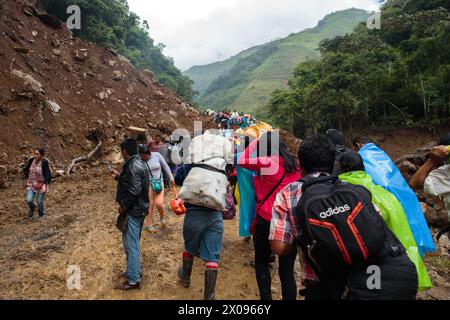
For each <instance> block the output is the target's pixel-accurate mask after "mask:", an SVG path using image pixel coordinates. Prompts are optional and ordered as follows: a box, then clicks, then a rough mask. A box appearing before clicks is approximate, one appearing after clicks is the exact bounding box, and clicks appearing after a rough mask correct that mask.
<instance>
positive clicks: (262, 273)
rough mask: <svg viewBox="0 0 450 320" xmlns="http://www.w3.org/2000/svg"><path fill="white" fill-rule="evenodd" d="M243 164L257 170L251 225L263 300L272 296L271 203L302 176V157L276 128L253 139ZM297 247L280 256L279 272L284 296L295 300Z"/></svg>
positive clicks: (241, 161)
mask: <svg viewBox="0 0 450 320" xmlns="http://www.w3.org/2000/svg"><path fill="white" fill-rule="evenodd" d="M238 165H239V166H241V167H242V168H245V169H248V170H252V171H254V173H255V176H254V178H253V186H254V189H255V193H256V214H255V220H254V222H253V226H252V231H253V232H252V234H253V244H254V248H255V271H256V280H257V282H258V288H259V292H260V298H261V300H272V290H271V283H272V280H271V275H270V269H269V263H270V260H271V255H272V251H271V248H270V243H269V230H270V221H271V219H272V207H273V204H274V202H275V199H276V197H277V194H278V192H279V191H280V190H282V189H283V188H284V187H286V186H287V185H288V184H290V183H292V182H294V181H297V180H299V179H300V178H301V174H300V164H299V161H298V160H297V159H296V158H295V157H294V156H293V155H292V154H291V153H290V152H289V150H288V148H287V146H286V144H285V143H284V142H283V141H282V140H281V139H280V136H279V135H278V134H277V133H275V132H267V133H265V134H263V135H262V136H261V137H260V138H259V139H257V140H254V141H253V142H252V143H250V145H249V146H248V147H247V149H245V151H244V153H243V154H242V155H241V157H240V158H239V160H238ZM296 257H297V250H295V249H293V250H292V252H291V253H290V254H289V255H287V256H283V257H279V259H278V262H279V275H280V280H281V288H282V296H283V300H296V298H297V285H296V283H295V278H294V264H295V259H296Z"/></svg>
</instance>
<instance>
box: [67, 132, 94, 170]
mask: <svg viewBox="0 0 450 320" xmlns="http://www.w3.org/2000/svg"><path fill="white" fill-rule="evenodd" d="M102 145H103V140H101V139H99V142H98V144H97V146H96V147H95V148H94V149H93V150H92V151H91V152H89V154H88V155H87V156H81V157H78V158H75V159H73V160H72V161H71V162H70V164H69V166H68V167H67V170H66V175H67V176H69V175H70V173H71V172H72V170H73V168H74V167H75V166H76V165H77V164H78V163H80V162H82V161H87V160H89V159H91V158H92V157H93V156H94V155H95V154H96V153H97V152H98V151H99V150H100V148H101V147H102Z"/></svg>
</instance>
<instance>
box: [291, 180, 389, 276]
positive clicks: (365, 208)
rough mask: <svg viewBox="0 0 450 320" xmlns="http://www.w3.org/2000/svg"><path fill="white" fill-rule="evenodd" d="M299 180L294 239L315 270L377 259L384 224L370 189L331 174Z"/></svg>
mask: <svg viewBox="0 0 450 320" xmlns="http://www.w3.org/2000/svg"><path fill="white" fill-rule="evenodd" d="M300 182H303V193H302V198H301V200H300V203H299V205H298V206H297V209H296V212H295V214H296V215H298V219H297V221H298V223H299V225H297V226H296V228H297V230H298V232H297V234H298V237H297V241H298V243H299V245H300V247H301V249H302V250H303V252H304V253H305V255H306V256H307V259H308V260H309V262H310V263H311V264H312V266H313V267H314V268H315V269H316V270H317V272H318V273H324V272H326V273H328V272H331V273H338V272H345V271H348V270H351V269H353V268H358V267H360V266H363V265H366V264H368V263H369V262H370V261H371V260H373V259H374V258H376V256H377V255H378V253H379V252H380V250H381V249H382V248H383V245H384V243H385V224H384V221H383V218H382V217H381V215H380V214H379V213H378V212H377V210H376V209H375V207H374V205H373V203H372V195H371V194H370V192H369V191H368V190H367V189H365V188H364V187H362V186H356V185H351V184H347V183H345V182H342V181H340V180H339V179H338V178H337V177H334V176H322V177H318V178H312V177H307V178H305V179H302V180H300Z"/></svg>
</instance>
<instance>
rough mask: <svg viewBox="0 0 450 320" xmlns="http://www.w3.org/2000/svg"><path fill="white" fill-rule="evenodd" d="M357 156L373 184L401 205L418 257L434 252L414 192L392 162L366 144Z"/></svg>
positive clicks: (379, 151)
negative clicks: (417, 250) (390, 194)
mask: <svg viewBox="0 0 450 320" xmlns="http://www.w3.org/2000/svg"><path fill="white" fill-rule="evenodd" d="M359 154H360V155H361V157H362V158H363V160H364V166H365V168H366V172H367V174H368V175H369V176H371V177H372V179H373V182H374V183H375V184H377V185H379V186H381V187H383V188H384V189H386V190H388V191H389V192H391V193H392V194H393V195H394V196H395V197H396V198H397V199H398V200H399V201H400V203H401V205H402V207H403V210H404V212H405V213H406V217H407V220H408V224H409V226H410V228H411V231H412V234H413V236H414V240H415V241H416V243H417V246H418V249H419V253H420V256H421V257H423V254H424V253H425V252H435V251H436V246H435V244H434V241H433V238H432V237H431V233H430V230H429V228H428V224H427V222H426V220H425V216H424V214H423V212H422V208H421V207H420V204H419V200H418V199H417V196H416V194H415V193H414V191H413V190H412V189H411V188H410V187H409V185H408V183H407V182H406V181H405V179H404V178H403V176H402V174H401V173H400V171H399V170H398V168H397V166H396V165H395V164H394V162H393V161H392V160H391V158H389V156H388V155H387V154H386V153H385V152H384V151H383V150H381V149H380V148H378V147H377V146H376V145H375V144H373V143H369V144H366V145H365V146H364V147H363V148H362V149H361V150H360V151H359Z"/></svg>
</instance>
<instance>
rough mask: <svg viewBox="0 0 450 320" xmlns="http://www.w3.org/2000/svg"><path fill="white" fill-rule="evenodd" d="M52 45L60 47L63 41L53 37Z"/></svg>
mask: <svg viewBox="0 0 450 320" xmlns="http://www.w3.org/2000/svg"><path fill="white" fill-rule="evenodd" d="M52 46H53V47H55V48H59V47H60V46H61V41H59V40H58V39H52Z"/></svg>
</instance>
